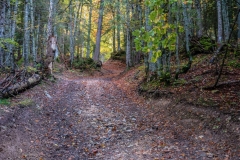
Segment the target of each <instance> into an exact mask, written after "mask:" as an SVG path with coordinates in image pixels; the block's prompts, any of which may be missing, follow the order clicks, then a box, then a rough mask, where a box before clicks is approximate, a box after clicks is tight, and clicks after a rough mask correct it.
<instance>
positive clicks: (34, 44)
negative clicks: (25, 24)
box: [30, 0, 37, 62]
mask: <svg viewBox="0 0 240 160" xmlns="http://www.w3.org/2000/svg"><path fill="white" fill-rule="evenodd" d="M30 8H31V41H32V56H33V61H34V62H36V58H37V53H36V43H35V42H36V41H35V29H34V21H35V20H34V15H33V13H34V7H33V0H30Z"/></svg>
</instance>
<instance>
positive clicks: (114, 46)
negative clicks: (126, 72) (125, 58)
mask: <svg viewBox="0 0 240 160" xmlns="http://www.w3.org/2000/svg"><path fill="white" fill-rule="evenodd" d="M112 16H113V35H112V36H113V46H112V47H113V53H115V52H116V20H115V8H114V7H113V8H112Z"/></svg>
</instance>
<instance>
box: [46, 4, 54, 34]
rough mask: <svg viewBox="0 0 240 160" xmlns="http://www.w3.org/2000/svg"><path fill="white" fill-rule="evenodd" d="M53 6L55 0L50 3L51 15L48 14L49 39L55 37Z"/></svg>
mask: <svg viewBox="0 0 240 160" xmlns="http://www.w3.org/2000/svg"><path fill="white" fill-rule="evenodd" d="M53 6H54V0H50V3H49V14H48V25H47V38H48V37H49V36H51V35H53Z"/></svg>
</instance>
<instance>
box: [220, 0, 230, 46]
mask: <svg viewBox="0 0 240 160" xmlns="http://www.w3.org/2000/svg"><path fill="white" fill-rule="evenodd" d="M222 18H223V28H224V41H225V42H227V41H228V38H229V29H230V24H229V17H228V6H227V3H226V0H222Z"/></svg>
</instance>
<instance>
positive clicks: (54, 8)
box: [53, 1, 59, 59]
mask: <svg viewBox="0 0 240 160" xmlns="http://www.w3.org/2000/svg"><path fill="white" fill-rule="evenodd" d="M57 8H58V3H57V1H55V2H54V7H53V17H54V18H53V19H54V20H55V17H56V15H57V13H56V12H57ZM57 29H58V28H57V25H54V26H53V33H54V36H55V37H56V38H57V39H58V32H57ZM58 48H59V47H57V48H56V51H55V56H54V57H55V59H56V58H57V57H58V56H59V50H58Z"/></svg>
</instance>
